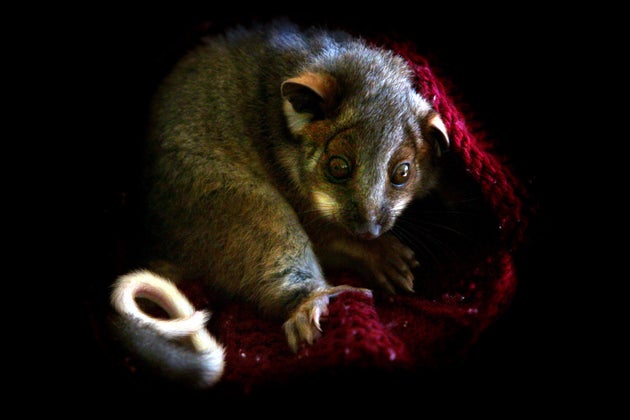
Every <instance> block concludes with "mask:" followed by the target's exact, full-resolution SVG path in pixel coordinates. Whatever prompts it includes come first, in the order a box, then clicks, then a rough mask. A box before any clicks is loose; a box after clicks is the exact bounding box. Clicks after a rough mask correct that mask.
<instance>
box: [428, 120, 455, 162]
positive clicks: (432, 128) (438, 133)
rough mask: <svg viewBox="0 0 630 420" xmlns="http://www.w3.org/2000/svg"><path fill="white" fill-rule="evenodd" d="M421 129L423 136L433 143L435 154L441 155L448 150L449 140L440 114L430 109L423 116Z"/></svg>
mask: <svg viewBox="0 0 630 420" xmlns="http://www.w3.org/2000/svg"><path fill="white" fill-rule="evenodd" d="M423 129H424V133H425V134H424V135H425V138H426V139H427V140H428V141H429V142H430V143H431V144H432V145H433V148H434V150H435V154H436V156H441V155H442V154H444V153H446V151H448V149H449V147H450V145H451V141H450V139H449V137H448V133H447V130H446V126H445V125H444V121H442V118H441V117H440V114H438V113H437V112H435V111H430V112H429V113H428V114H427V115H426V116H425V119H424V124H423Z"/></svg>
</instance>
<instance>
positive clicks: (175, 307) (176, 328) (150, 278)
mask: <svg viewBox="0 0 630 420" xmlns="http://www.w3.org/2000/svg"><path fill="white" fill-rule="evenodd" d="M138 298H144V299H146V300H148V301H150V302H152V303H154V304H156V305H158V306H159V307H160V308H162V309H163V310H164V311H165V312H166V313H167V314H168V316H169V317H170V318H169V319H163V318H158V317H154V316H152V315H150V314H148V313H146V312H145V311H144V310H142V309H141V308H140V307H139V306H138V302H137V300H136V299H138ZM111 303H112V306H113V307H114V309H115V310H116V315H115V317H114V319H113V320H112V327H113V330H114V333H115V334H116V335H117V336H118V337H119V338H120V339H121V340H122V342H123V343H124V345H125V346H126V347H127V349H128V350H129V351H131V352H132V353H133V354H134V355H136V356H137V357H138V358H139V360H140V362H141V363H143V364H145V365H147V366H148V367H149V368H150V369H152V370H154V371H156V372H158V373H159V374H160V375H162V376H164V377H167V378H169V379H170V380H174V381H176V382H179V383H183V384H186V385H191V386H193V387H196V388H206V387H210V386H212V385H214V384H215V383H216V382H217V381H218V380H219V379H220V378H221V375H222V374H223V368H224V364H225V350H224V348H223V346H221V345H220V344H219V343H218V342H217V341H216V340H215V339H214V337H212V336H211V335H210V334H209V333H208V331H207V330H206V328H205V323H206V321H207V320H208V318H209V316H210V315H209V313H208V312H206V311H197V310H195V308H194V306H193V305H192V304H191V303H190V302H189V301H188V299H186V297H185V296H184V295H183V294H182V293H181V292H180V291H179V289H177V287H176V286H175V285H174V284H173V283H172V282H171V281H169V280H167V279H165V278H164V277H161V276H159V275H157V274H155V273H153V272H151V271H149V270H138V271H134V272H131V273H129V274H126V275H124V276H121V277H119V278H118V279H117V280H116V282H115V283H114V285H113V291H112V294H111ZM184 340H188V341H189V343H190V345H189V346H185V345H184V344H183V341H184Z"/></svg>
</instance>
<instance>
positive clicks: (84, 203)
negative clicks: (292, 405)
mask: <svg viewBox="0 0 630 420" xmlns="http://www.w3.org/2000/svg"><path fill="white" fill-rule="evenodd" d="M156 7H157V6H156ZM380 7H381V8H382V7H384V5H380ZM243 8H244V9H246V8H245V7H243ZM385 8H386V9H387V7H386V6H385ZM158 9H159V7H158ZM182 9H183V8H179V9H177V10H173V9H168V8H163V9H159V10H156V9H155V8H154V9H152V10H150V11H143V12H140V13H138V12H137V11H134V12H130V11H128V10H124V9H118V10H100V11H99V10H94V11H92V12H90V13H84V14H82V15H78V16H77V17H76V18H73V19H70V20H71V23H70V25H68V26H67V27H65V28H59V29H62V32H63V33H64V38H63V42H64V43H66V44H67V45H66V47H69V48H68V49H67V50H68V51H69V54H70V57H69V58H70V59H71V62H72V63H73V66H72V68H71V75H72V76H71V80H70V82H69V83H72V84H74V86H73V87H74V88H77V89H76V92H77V93H78V96H77V97H76V100H75V105H76V106H75V107H74V112H75V113H76V115H78V116H79V118H78V120H80V122H79V123H78V127H79V132H80V134H81V136H80V137H81V140H80V142H79V143H77V145H76V146H77V147H79V148H80V149H81V153H82V156H83V157H82V158H81V159H80V160H81V161H80V162H79V163H78V167H79V168H80V169H79V174H76V177H77V178H79V181H85V180H88V182H89V186H88V187H83V188H81V189H79V190H78V191H79V192H80V194H81V197H82V199H81V200H80V201H81V203H80V205H79V207H78V209H77V210H78V214H80V216H81V217H80V220H81V221H82V223H87V224H84V225H83V226H84V228H85V229H81V230H83V231H84V232H82V233H83V234H87V237H86V238H85V244H86V246H85V248H84V249H82V250H81V251H82V253H81V255H82V256H83V258H82V262H83V263H85V268H86V269H87V270H90V272H94V271H97V272H98V273H95V275H96V277H97V280H96V281H95V282H91V281H89V280H86V279H85V278H83V279H80V280H79V279H78V283H73V284H74V286H75V287H76V289H77V290H79V291H80V296H79V301H80V302H81V305H80V306H81V308H80V309H81V320H80V321H81V322H80V325H79V328H80V331H81V332H80V334H79V335H78V337H79V338H80V341H79V342H78V343H77V348H74V349H72V350H71V352H72V354H73V355H76V357H73V361H72V362H71V363H76V364H77V366H76V367H77V368H78V369H77V370H78V371H79V375H78V377H77V379H76V381H77V385H79V387H78V388H79V389H81V390H82V391H87V392H89V393H91V394H92V396H96V395H99V394H100V393H108V392H112V390H113V389H118V390H119V392H121V393H123V394H124V392H125V391H126V390H127V388H126V387H125V385H124V384H121V383H117V380H118V379H119V377H118V376H116V375H114V374H112V373H111V372H110V371H109V367H108V366H107V365H106V364H104V361H103V359H102V354H101V353H100V349H99V346H98V344H97V343H96V342H95V339H94V337H93V336H92V333H91V322H92V321H91V320H90V319H89V316H88V315H87V313H86V312H89V311H86V304H87V305H88V306H89V303H88V302H87V301H88V300H89V296H91V295H92V294H93V293H95V292H97V293H98V292H99V291H102V290H101V289H102V288H103V287H104V285H106V284H107V279H108V278H113V277H112V276H113V275H115V274H117V272H119V271H120V270H121V269H122V268H123V267H121V266H119V265H118V264H121V263H120V261H121V257H120V254H122V253H124V252H125V250H124V249H122V250H121V249H120V248H117V246H118V245H120V244H119V242H117V241H118V240H119V238H120V235H121V234H124V232H125V227H126V226H125V223H128V222H129V220H130V219H129V218H128V215H127V214H126V213H125V208H126V207H125V206H126V203H125V199H126V197H128V195H129V194H131V195H133V194H132V193H133V190H134V188H135V179H136V175H137V172H136V171H137V166H136V162H137V159H138V158H139V157H140V156H139V155H140V154H139V147H140V144H141V141H142V130H143V118H144V117H145V111H146V106H147V101H148V98H149V95H150V94H151V92H152V90H153V88H154V87H155V83H156V82H157V80H159V77H160V76H161V75H162V73H163V71H164V70H165V69H166V68H167V67H168V65H169V64H170V60H171V57H172V56H173V53H174V52H175V51H177V50H178V48H180V47H181V46H182V45H185V44H186V43H187V42H188V40H189V39H190V37H191V36H193V35H194V34H195V31H196V28H199V25H202V26H203V24H204V23H205V24H208V23H210V24H212V25H214V26H215V27H220V26H226V25H229V24H230V23H241V22H245V23H246V22H248V21H249V20H250V19H252V18H260V19H265V18H267V17H270V16H278V15H286V16H290V17H292V18H294V19H296V20H298V21H300V22H303V23H332V24H335V25H341V26H343V27H347V28H349V29H354V30H356V31H358V32H362V33H365V34H368V35H370V34H379V33H382V34H385V35H388V34H397V35H400V36H402V37H404V38H408V39H410V40H412V41H414V43H415V44H416V46H417V48H418V51H419V52H420V53H421V54H422V55H424V56H425V57H426V58H428V60H429V64H430V65H431V66H432V67H433V68H434V70H435V71H436V73H437V74H438V75H439V77H441V78H443V79H444V80H445V81H447V82H448V84H449V86H450V87H451V90H452V94H453V96H454V97H455V98H456V101H457V103H458V105H459V106H460V107H461V109H462V110H463V111H464V112H465V113H467V115H469V116H470V117H471V118H474V120H475V121H476V123H478V124H479V125H480V126H481V127H482V129H483V130H484V131H485V133H486V134H487V136H488V138H489V139H490V140H492V141H493V142H494V144H495V146H496V151H497V153H500V154H501V155H503V156H505V157H507V160H506V164H507V165H509V166H510V168H511V169H512V170H513V171H514V173H515V174H516V176H517V177H518V178H520V179H521V180H522V182H523V183H524V184H525V185H526V187H527V189H528V190H529V193H530V194H531V196H532V197H533V199H534V202H535V203H537V204H538V205H539V211H538V213H537V214H536V215H535V216H532V218H531V220H530V228H529V230H528V232H527V237H526V240H525V242H524V244H523V245H522V247H521V248H520V250H519V251H518V253H517V263H518V264H517V269H518V278H519V286H518V287H519V289H518V292H517V296H516V299H515V301H514V302H513V305H512V306H511V307H510V309H509V310H508V311H507V312H506V313H505V314H504V316H502V317H501V318H500V319H499V320H498V321H497V322H496V323H495V324H494V325H492V326H491V327H490V328H489V329H488V330H487V331H486V332H485V333H484V334H483V336H482V338H481V340H480V342H479V343H478V345H477V346H476V347H475V348H474V350H473V352H472V354H471V355H470V359H469V360H468V361H467V362H466V365H465V366H464V368H463V369H461V370H458V371H457V372H448V373H446V374H445V375H448V380H444V381H441V382H440V383H439V384H437V383H436V389H437V390H438V392H451V391H449V389H450V390H454V389H456V390H458V391H460V392H462V393H466V392H470V393H471V395H472V394H474V395H481V394H484V395H486V393H487V398H489V399H492V398H493V397H494V395H498V393H501V394H505V395H509V396H512V397H514V396H518V397H522V398H525V396H526V395H528V394H527V392H525V393H523V391H514V388H513V387H514V386H521V385H522V384H523V383H535V384H536V391H535V394H536V396H537V397H549V398H551V396H552V394H553V389H554V387H555V385H554V384H556V383H557V381H558V380H559V379H558V369H559V366H561V365H562V364H563V359H562V357H563V356H562V354H561V351H560V346H559V344H558V343H559V342H560V340H561V337H560V336H559V335H558V334H561V333H559V332H558V328H557V327H558V325H557V322H558V321H557V320H556V319H555V318H554V316H553V311H552V309H553V305H554V302H555V298H556V294H557V291H558V286H557V285H554V284H551V283H549V279H550V274H549V273H550V272H553V260H552V255H553V254H552V250H554V249H555V246H556V244H555V243H554V241H553V237H552V234H551V231H552V220H551V213H550V198H551V197H550V195H551V179H550V178H551V171H550V166H551V165H550V163H551V162H552V161H553V159H554V156H553V153H554V150H555V148H554V146H553V142H554V141H555V140H554V135H553V134H552V132H551V131H550V130H543V129H541V124H540V118H541V115H543V114H544V113H545V112H546V111H545V106H548V105H549V104H550V103H553V102H554V100H555V98H556V96H555V95H557V94H558V93H557V92H556V87H554V85H553V84H554V82H555V81H557V80H558V78H559V70H558V68H557V67H556V63H557V62H558V60H559V57H558V56H557V55H556V54H555V53H556V51H555V50H553V48H551V46H550V42H549V38H548V37H547V35H548V30H549V27H550V20H551V19H552V18H551V17H549V16H543V15H541V14H539V13H538V11H537V10H534V9H533V8H532V9H531V10H523V9H520V10H516V11H512V12H508V11H501V10H498V11H497V10H494V11H493V12H491V13H490V12H485V11H483V10H480V9H476V10H473V11H468V10H463V9H460V10H455V6H453V9H451V8H448V7H444V8H435V9H429V8H423V7H422V6H419V10H418V11H413V12H412V11H410V10H407V9H405V8H402V7H401V8H398V9H396V10H378V11H372V12H368V11H366V10H364V9H362V10H360V11H356V10H355V11H354V12H353V13H349V12H348V13H343V14H341V13H335V14H334V13H331V12H329V11H328V10H322V9H321V7H319V8H317V7H315V6H313V7H312V10H310V9H309V10H308V11H307V12H299V13H293V14H292V13H289V12H287V9H279V10H277V11H271V10H262V11H253V10H251V9H249V10H248V11H247V12H234V11H232V12H225V11H224V12H217V11H215V10H213V8H212V7H204V8H199V7H198V8H196V9H188V10H182ZM74 90H75V89H73V91H74ZM77 220H78V219H77ZM122 264H124V263H122ZM86 296H88V298H86ZM84 315H85V317H84ZM551 364H553V365H554V367H553V368H550V365H551ZM532 381H533V382H532ZM323 387H325V385H323ZM386 388H388V387H387V386H384V389H383V393H384V395H387V396H388V398H389V397H392V395H391V394H392V393H389V394H388V393H387V391H386ZM482 390H483V391H482ZM282 392H288V391H287V390H284V391H282ZM527 398H529V397H527ZM524 401H526V398H525V400H524Z"/></svg>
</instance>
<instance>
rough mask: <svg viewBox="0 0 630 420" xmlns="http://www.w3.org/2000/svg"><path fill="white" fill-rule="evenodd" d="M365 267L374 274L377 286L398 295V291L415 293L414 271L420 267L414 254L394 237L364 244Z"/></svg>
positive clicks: (387, 235)
mask: <svg viewBox="0 0 630 420" xmlns="http://www.w3.org/2000/svg"><path fill="white" fill-rule="evenodd" d="M364 245H365V250H366V255H365V257H366V258H365V261H364V262H365V265H366V266H367V267H368V268H369V269H370V271H371V272H372V277H373V282H374V283H375V284H376V286H378V287H380V288H382V289H384V290H387V291H388V292H390V293H396V290H401V289H402V290H404V291H407V292H413V281H414V275H413V272H412V270H413V269H414V268H416V267H418V266H419V265H420V263H419V262H418V261H417V260H416V257H415V255H414V252H413V251H412V250H411V249H410V248H409V247H407V246H406V245H403V244H402V243H401V242H400V241H399V240H398V239H397V238H396V237H395V236H393V235H389V234H386V235H383V236H381V237H380V238H378V239H375V240H373V241H368V242H365V243H364Z"/></svg>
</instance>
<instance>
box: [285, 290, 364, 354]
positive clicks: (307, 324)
mask: <svg viewBox="0 0 630 420" xmlns="http://www.w3.org/2000/svg"><path fill="white" fill-rule="evenodd" d="M343 292H360V293H365V294H368V295H370V296H371V295H372V291H371V290H369V289H363V288H358V287H352V286H346V285H342V286H335V287H329V288H326V289H323V290H321V291H316V292H313V293H312V294H311V296H310V297H309V298H308V299H306V300H305V301H304V302H302V303H301V304H300V306H298V307H297V308H296V309H295V311H293V313H292V314H291V316H290V317H289V319H288V320H287V321H286V322H285V323H284V325H283V326H282V328H283V329H284V333H285V334H286V337H287V341H288V343H289V347H290V348H291V350H292V351H293V352H297V351H298V349H299V347H300V343H301V342H303V341H305V342H306V343H308V344H309V345H310V344H313V343H314V342H315V340H317V339H318V338H319V337H320V336H321V334H322V328H321V325H320V318H321V317H322V316H326V315H327V314H328V303H329V301H330V298H332V297H335V296H337V295H339V294H341V293H343Z"/></svg>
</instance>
